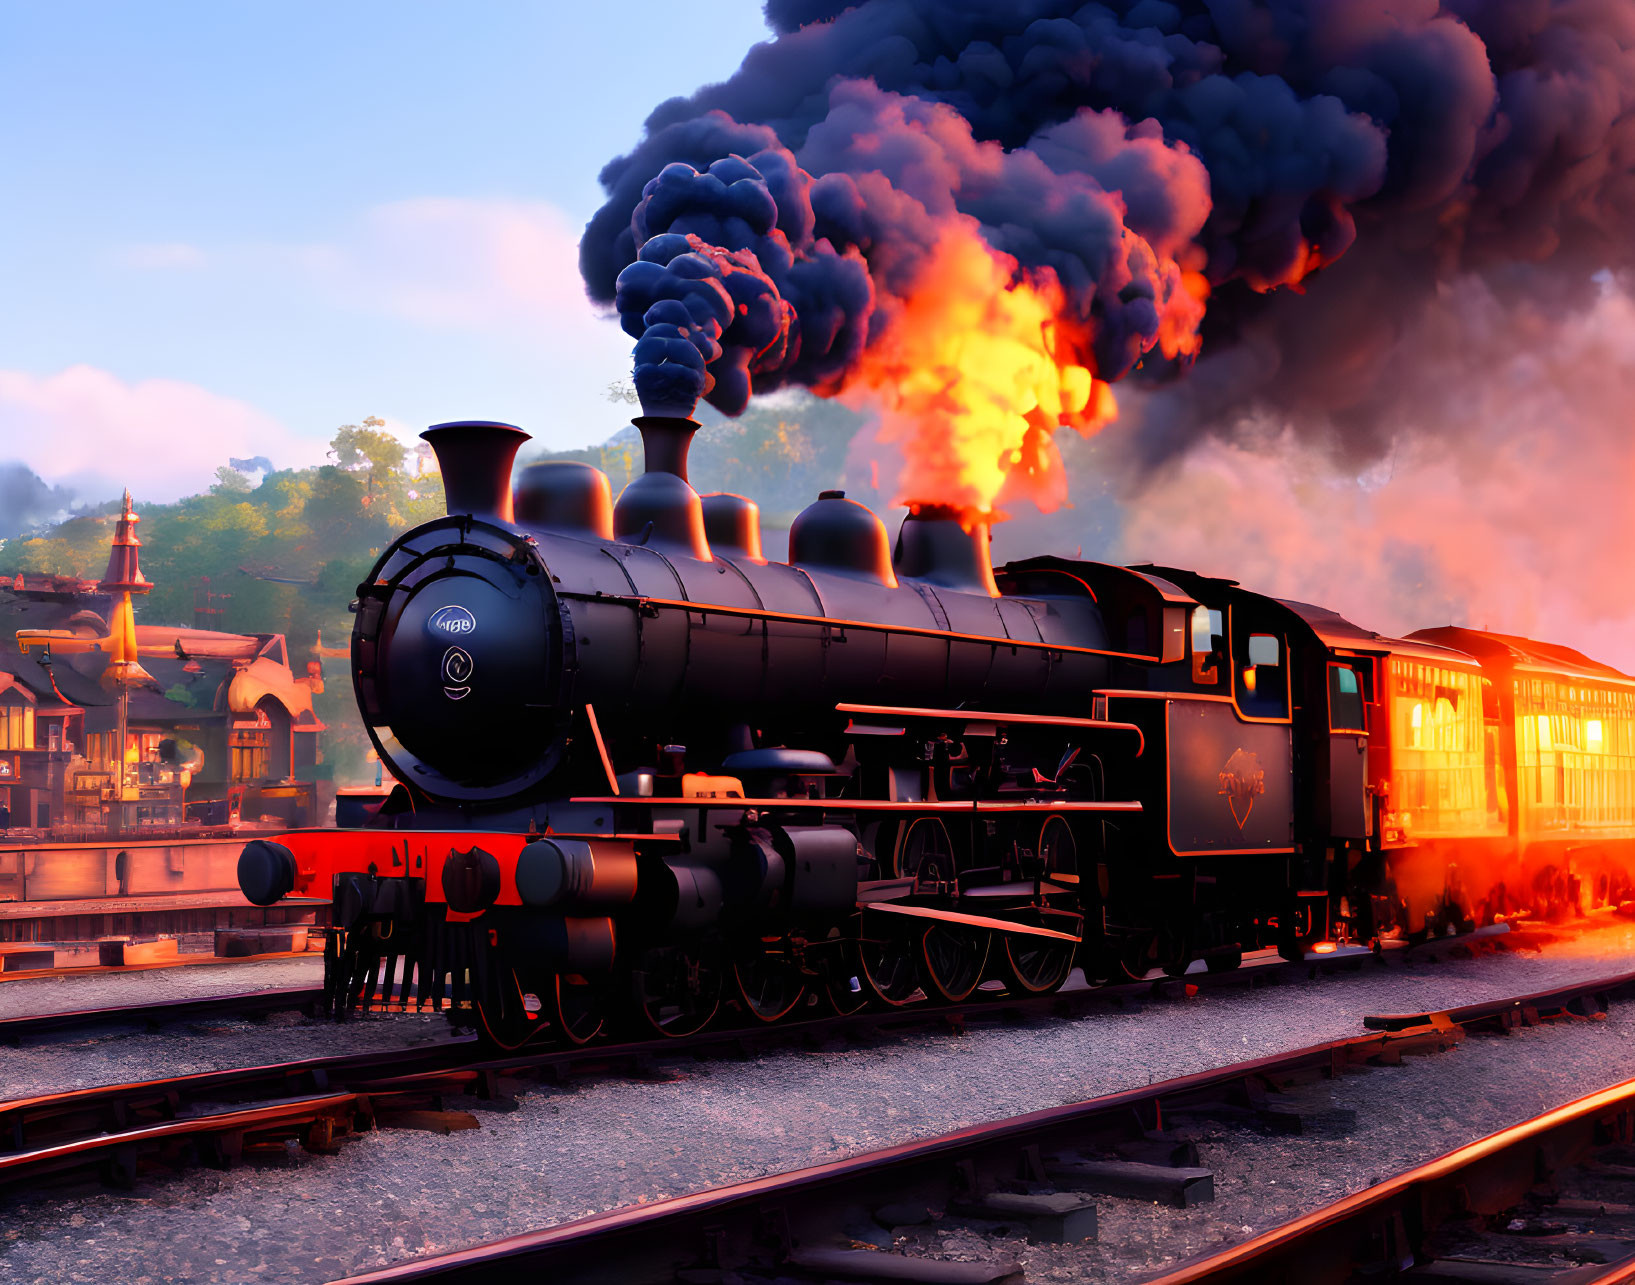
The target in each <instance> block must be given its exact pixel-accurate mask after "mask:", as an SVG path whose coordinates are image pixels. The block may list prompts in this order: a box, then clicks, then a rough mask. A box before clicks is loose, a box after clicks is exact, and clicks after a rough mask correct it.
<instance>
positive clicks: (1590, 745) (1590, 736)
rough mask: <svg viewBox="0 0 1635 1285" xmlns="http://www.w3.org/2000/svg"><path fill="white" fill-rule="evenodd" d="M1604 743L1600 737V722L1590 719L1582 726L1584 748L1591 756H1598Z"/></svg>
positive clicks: (1596, 719)
mask: <svg viewBox="0 0 1635 1285" xmlns="http://www.w3.org/2000/svg"><path fill="white" fill-rule="evenodd" d="M1603 744H1604V742H1603V740H1602V735H1601V720H1600V719H1598V718H1592V719H1589V720H1588V721H1586V722H1585V724H1584V748H1585V749H1586V750H1588V751H1589V752H1590V753H1591V754H1599V753H1600V752H1601V750H1602V746H1603Z"/></svg>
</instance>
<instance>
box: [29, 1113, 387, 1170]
mask: <svg viewBox="0 0 1635 1285" xmlns="http://www.w3.org/2000/svg"><path fill="white" fill-rule="evenodd" d="M371 1105H372V1104H371V1103H370V1102H369V1101H368V1099H367V1098H364V1097H362V1096H361V1095H359V1094H356V1093H326V1094H321V1095H318V1096H315V1097H305V1098H298V1099H295V1100H291V1101H284V1102H264V1103H259V1104H257V1105H256V1106H253V1107H246V1108H241V1109H237V1110H231V1111H219V1112H210V1113H204V1114H200V1115H196V1116H189V1117H185V1118H182V1119H177V1120H167V1121H164V1122H163V1123H160V1124H151V1125H144V1126H141V1127H138V1128H135V1129H127V1130H123V1131H121V1132H118V1133H103V1134H96V1135H94V1136H91V1137H82V1138H76V1139H74V1140H73V1141H71V1142H63V1143H58V1144H55V1145H53V1146H49V1147H41V1148H37V1149H35V1150H31V1151H24V1152H19V1153H17V1154H14V1155H0V1185H5V1186H15V1185H16V1184H19V1183H23V1182H28V1183H35V1182H38V1181H39V1180H40V1179H42V1178H44V1177H48V1176H53V1175H55V1176H61V1175H62V1174H63V1173H64V1172H67V1171H73V1172H84V1171H86V1170H90V1171H93V1172H96V1173H97V1174H98V1175H99V1176H100V1177H101V1178H102V1179H103V1180H104V1181H106V1182H109V1183H111V1184H113V1185H115V1186H121V1187H128V1186H131V1185H133V1184H134V1183H135V1181H136V1179H137V1177H138V1174H139V1172H140V1168H141V1162H142V1159H143V1158H144V1157H146V1156H148V1155H150V1154H152V1153H161V1154H170V1155H175V1154H179V1153H181V1152H183V1151H192V1152H193V1154H194V1155H195V1156H196V1158H198V1159H199V1160H202V1161H203V1162H205V1163H207V1164H211V1165H214V1166H215V1167H218V1168H226V1167H227V1166H229V1165H231V1164H232V1163H233V1162H234V1161H235V1160H237V1159H238V1158H239V1157H240V1156H241V1155H242V1154H243V1151H244V1147H245V1145H246V1143H249V1144H252V1145H253V1144H255V1143H262V1142H269V1141H274V1140H277V1139H283V1138H296V1139H298V1140H301V1141H302V1142H303V1144H304V1145H305V1146H306V1147H307V1148H308V1149H309V1150H315V1151H318V1150H330V1149H332V1147H333V1145H334V1143H335V1142H336V1141H338V1140H339V1139H340V1138H342V1137H345V1136H346V1135H348V1134H350V1133H352V1132H355V1131H356V1129H357V1127H358V1126H359V1122H360V1117H361V1119H362V1121H364V1122H372V1119H373V1117H372V1114H371V1110H370V1108H371Z"/></svg>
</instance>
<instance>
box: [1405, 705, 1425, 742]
mask: <svg viewBox="0 0 1635 1285" xmlns="http://www.w3.org/2000/svg"><path fill="white" fill-rule="evenodd" d="M1408 726H1409V728H1410V729H1412V734H1411V735H1410V736H1409V737H1408V746H1409V748H1410V749H1416V750H1417V749H1420V748H1422V746H1423V744H1424V737H1425V706H1424V704H1423V703H1422V702H1420V701H1415V702H1414V707H1413V709H1411V710H1409V711H1408Z"/></svg>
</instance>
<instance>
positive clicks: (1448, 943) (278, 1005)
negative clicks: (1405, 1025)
mask: <svg viewBox="0 0 1635 1285" xmlns="http://www.w3.org/2000/svg"><path fill="white" fill-rule="evenodd" d="M1568 931H1570V930H1568ZM1562 935H1563V932H1562V931H1561V930H1557V929H1551V928H1544V927H1533V926H1526V927H1512V928H1510V929H1509V930H1508V931H1505V932H1494V931H1492V930H1491V929H1487V930H1479V931H1477V932H1474V933H1466V934H1462V935H1459V936H1450V937H1443V938H1439V939H1436V940H1434V941H1427V942H1421V943H1419V944H1418V945H1415V946H1412V947H1409V946H1406V945H1402V944H1399V943H1391V944H1390V947H1391V948H1390V949H1388V950H1386V951H1384V952H1382V953H1381V954H1378V955H1376V954H1374V953H1372V952H1370V951H1367V950H1364V949H1362V948H1357V947H1353V948H1347V949H1344V950H1341V951H1337V952H1334V953H1329V954H1315V953H1314V954H1311V955H1308V956H1307V958H1305V959H1304V960H1299V961H1292V962H1291V961H1288V960H1283V959H1280V958H1277V957H1276V956H1275V954H1274V953H1272V952H1262V954H1261V955H1260V956H1258V957H1256V956H1251V957H1250V958H1248V959H1246V960H1245V961H1244V963H1243V965H1242V966H1241V967H1240V968H1237V969H1235V970H1233V971H1231V972H1226V973H1209V972H1199V973H1187V974H1186V975H1184V976H1181V977H1169V976H1166V975H1164V974H1162V973H1158V972H1156V971H1155V972H1153V973H1151V974H1149V975H1148V976H1147V977H1145V978H1143V979H1141V980H1138V981H1129V982H1119V983H1115V984H1110V985H1102V986H1084V985H1080V986H1078V987H1077V988H1074V989H1064V990H1061V991H1058V992H1056V993H1055V994H1053V995H1040V996H1008V995H1000V994H995V993H993V992H991V991H986V990H981V991H978V992H976V994H974V995H973V996H972V997H971V998H970V999H969V1000H966V1001H965V1002H963V1003H961V1004H949V1005H940V1006H939V1005H932V1004H928V1003H921V1004H912V1005H908V1006H906V1007H904V1008H902V1009H892V1010H888V1011H887V1012H884V1013H878V1014H863V1015H860V1016H859V1017H858V1018H853V1019H849V1020H850V1021H852V1023H853V1024H857V1023H858V1022H861V1023H863V1024H867V1023H868V1022H869V1021H870V1020H871V1018H874V1019H879V1020H882V1021H883V1022H885V1023H886V1024H895V1023H896V1022H898V1021H901V1020H907V1021H911V1022H912V1021H918V1020H926V1019H929V1020H931V1021H932V1022H934V1023H935V1022H943V1021H949V1020H952V1021H954V1022H955V1023H956V1024H957V1023H958V1022H960V1021H961V1020H962V1019H963V1017H964V1015H966V1014H975V1013H979V1012H991V1013H993V1014H996V1015H999V1014H1003V1015H1007V1016H1014V1015H1015V1014H1016V1013H1018V1012H1021V1011H1030V1012H1031V1011H1037V1012H1041V1013H1072V1012H1077V1011H1080V1010H1081V1009H1082V1008H1084V1007H1094V1006H1096V1005H1098V1004H1110V1005H1113V1006H1127V1005H1129V1004H1131V1003H1137V1002H1140V1001H1141V1000H1142V999H1144V998H1147V997H1152V996H1163V995H1166V994H1179V993H1181V992H1183V991H1186V990H1189V989H1191V990H1218V989H1223V988H1226V989H1230V988H1233V987H1249V988H1253V987H1256V986H1265V985H1277V984H1281V983H1283V982H1287V981H1294V980H1299V979H1302V978H1308V977H1313V976H1317V975H1320V974H1327V973H1332V972H1336V971H1347V970H1351V969H1357V968H1362V967H1364V966H1366V965H1368V964H1369V963H1370V962H1372V963H1375V964H1385V965H1386V966H1390V965H1392V964H1396V963H1398V962H1419V961H1425V960H1434V959H1443V958H1448V957H1452V956H1459V955H1464V954H1468V953H1474V952H1479V951H1488V950H1526V949H1540V948H1542V946H1544V945H1546V944H1548V943H1550V942H1552V941H1555V940H1559V939H1560V937H1561V936H1562ZM86 971H87V970H83V969H73V970H66V971H65V972H62V973H61V974H53V975H63V976H77V975H81V974H84V973H86ZM93 971H96V970H93ZM1075 975H1077V974H1075ZM324 1007H325V1005H324V992H323V990H322V988H320V987H291V988H285V989H274V990H265V991H246V992H243V993H241V994H235V995H212V996H201V997H199V998H196V999H177V1000H164V1001H160V1002H157V1003H152V1004H132V1005H120V1006H113V1007H108V1008H94V1009H75V1010H70V1011H65V1012H59V1013H42V1014H34V1015H26V1016H19V1017H6V1018H0V1044H11V1045H17V1044H20V1043H22V1042H24V1041H25V1040H27V1039H29V1038H31V1037H35V1036H40V1035H47V1034H55V1033H59V1032H63V1031H69V1030H80V1029H83V1028H89V1027H94V1026H104V1025H109V1026H131V1025H135V1026H145V1027H147V1028H149V1029H155V1028H158V1027H161V1026H164V1025H166V1024H167V1023H171V1022H186V1021H194V1020H197V1019H199V1018H208V1017H234V1016H240V1017H248V1018H251V1019H257V1018H261V1017H265V1016H266V1015H267V1014H269V1013H275V1012H283V1011H300V1012H304V1013H307V1014H308V1015H316V1014H318V1013H319V1012H321V1011H323V1010H324ZM391 1011H394V1012H395V1011H399V1010H396V1009H394V1010H391ZM413 1011H420V1010H413ZM816 1020H819V1021H821V1020H824V1019H816ZM812 1021H813V1019H804V1020H802V1021H799V1022H796V1023H786V1024H784V1027H783V1029H798V1030H799V1031H801V1032H802V1033H809V1032H811V1031H812V1030H813V1029H815V1028H814V1027H813V1025H812ZM762 1029H767V1028H761V1027H759V1026H758V1025H752V1026H746V1027H745V1028H744V1029H743V1030H734V1029H732V1028H716V1029H711V1030H709V1031H706V1032H705V1033H704V1035H703V1036H701V1037H694V1039H692V1040H669V1039H666V1040H661V1041H659V1042H658V1045H657V1046H666V1047H672V1048H682V1047H691V1045H692V1044H693V1043H694V1042H695V1040H696V1039H702V1040H703V1041H704V1042H706V1043H707V1042H710V1041H711V1040H717V1039H734V1038H738V1037H739V1036H741V1035H743V1034H745V1033H746V1032H749V1031H760V1030H762ZM598 1047H600V1048H603V1049H608V1048H612V1047H616V1046H614V1045H611V1044H608V1043H604V1044H602V1045H599V1046H598Z"/></svg>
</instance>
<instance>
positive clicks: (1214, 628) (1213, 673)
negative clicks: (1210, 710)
mask: <svg viewBox="0 0 1635 1285" xmlns="http://www.w3.org/2000/svg"><path fill="white" fill-rule="evenodd" d="M1225 659H1226V637H1225V632H1224V630H1223V628H1222V624H1221V613H1220V612H1218V611H1216V610H1215V609H1214V608H1213V607H1194V608H1193V609H1192V681H1193V682H1195V683H1203V684H1206V685H1209V686H1218V685H1219V684H1220V681H1221V679H1222V678H1224V677H1225V676H1226V665H1225V663H1224V662H1225Z"/></svg>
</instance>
